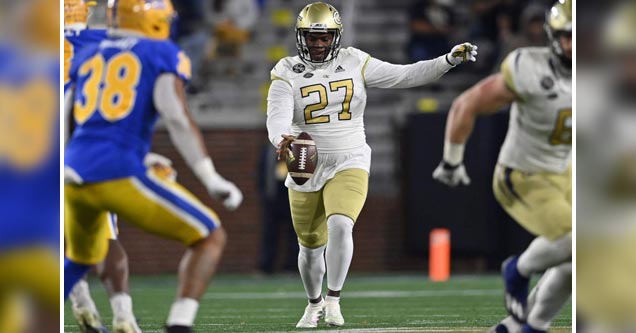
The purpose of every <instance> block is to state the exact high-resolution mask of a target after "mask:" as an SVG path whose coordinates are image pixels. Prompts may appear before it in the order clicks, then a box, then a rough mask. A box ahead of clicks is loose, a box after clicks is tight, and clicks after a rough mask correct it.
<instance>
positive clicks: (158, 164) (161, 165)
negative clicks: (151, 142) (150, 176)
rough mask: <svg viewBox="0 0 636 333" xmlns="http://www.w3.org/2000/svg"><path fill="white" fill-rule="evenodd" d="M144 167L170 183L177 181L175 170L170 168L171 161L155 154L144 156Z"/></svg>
mask: <svg viewBox="0 0 636 333" xmlns="http://www.w3.org/2000/svg"><path fill="white" fill-rule="evenodd" d="M144 165H145V166H146V168H149V169H152V170H153V171H154V172H155V173H156V174H157V175H158V176H159V177H161V178H165V179H169V180H171V181H176V180H177V170H175V169H173V168H172V161H171V160H170V159H169V158H167V157H165V156H163V155H159V154H156V153H148V154H146V156H145V157H144Z"/></svg>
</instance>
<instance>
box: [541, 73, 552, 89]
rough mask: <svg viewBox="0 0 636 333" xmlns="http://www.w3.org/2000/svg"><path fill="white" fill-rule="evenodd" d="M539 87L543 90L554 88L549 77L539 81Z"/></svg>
mask: <svg viewBox="0 0 636 333" xmlns="http://www.w3.org/2000/svg"><path fill="white" fill-rule="evenodd" d="M541 87H543V89H545V90H550V89H552V87H554V80H552V78H551V77H549V76H544V77H543V79H541Z"/></svg>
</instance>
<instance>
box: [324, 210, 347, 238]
mask: <svg viewBox="0 0 636 333" xmlns="http://www.w3.org/2000/svg"><path fill="white" fill-rule="evenodd" d="M353 224H354V222H353V220H352V219H351V218H350V217H348V216H345V215H340V214H334V215H331V216H329V218H328V219H327V230H328V231H329V235H350V234H351V233H352V232H353Z"/></svg>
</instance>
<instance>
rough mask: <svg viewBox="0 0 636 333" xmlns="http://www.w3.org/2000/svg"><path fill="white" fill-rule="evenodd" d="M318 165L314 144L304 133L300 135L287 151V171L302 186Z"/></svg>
mask: <svg viewBox="0 0 636 333" xmlns="http://www.w3.org/2000/svg"><path fill="white" fill-rule="evenodd" d="M317 163H318V150H317V149H316V143H314V139H312V138H311V136H310V135H309V134H307V133H306V132H302V133H300V134H299V135H298V136H297V137H296V139H295V140H294V141H293V142H292V144H291V145H290V147H289V150H288V151H287V171H289V176H290V177H291V178H292V179H293V180H294V182H295V183H296V184H298V185H303V184H304V183H306V182H307V181H308V180H309V178H311V176H312V175H313V174H314V171H315V170H316V164H317Z"/></svg>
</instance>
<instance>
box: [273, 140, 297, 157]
mask: <svg viewBox="0 0 636 333" xmlns="http://www.w3.org/2000/svg"><path fill="white" fill-rule="evenodd" d="M281 136H282V137H283V141H281V142H280V143H279V144H278V147H276V154H278V160H279V161H280V160H284V159H286V158H287V152H288V151H289V145H290V144H292V143H293V142H294V140H295V139H296V137H295V136H293V135H287V134H283V135H281Z"/></svg>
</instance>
